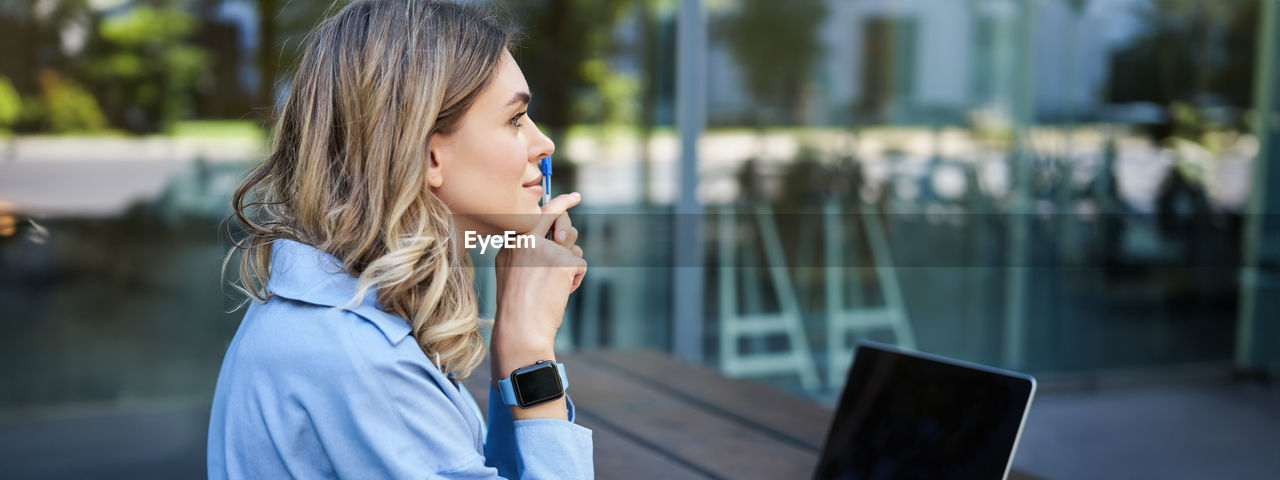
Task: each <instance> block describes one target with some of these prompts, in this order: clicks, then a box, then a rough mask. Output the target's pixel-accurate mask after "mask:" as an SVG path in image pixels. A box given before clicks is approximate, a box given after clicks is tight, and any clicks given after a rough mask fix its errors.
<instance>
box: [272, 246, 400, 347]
mask: <svg viewBox="0 0 1280 480" xmlns="http://www.w3.org/2000/svg"><path fill="white" fill-rule="evenodd" d="M358 282H359V280H358V279H357V278H356V277H354V276H352V275H351V274H349V273H347V272H345V271H343V270H342V263H341V262H339V261H338V259H336V258H334V257H333V256H332V255H329V254H328V253H325V252H322V251H320V250H319V249H317V248H315V247H312V246H310V245H307V244H305V243H301V242H297V241H293V240H288V239H277V240H275V241H274V242H272V245H271V276H270V279H269V280H267V291H269V292H271V293H272V294H274V295H279V296H281V297H284V298H288V299H292V300H297V301H301V302H306V303H310V304H313V305H321V306H326V307H333V308H337V309H341V310H350V311H351V312H353V313H355V314H356V315H359V316H361V317H364V318H365V319H366V320H368V321H370V322H372V323H373V324H374V325H375V326H377V327H378V329H379V330H381V331H382V334H383V335H385V336H386V337H387V341H389V342H391V343H392V344H393V345H394V344H398V343H400V341H401V340H404V338H405V337H407V336H409V333H410V331H411V330H412V329H411V328H410V327H409V322H408V321H406V320H405V319H404V317H401V316H399V315H396V314H393V313H388V312H385V311H383V310H382V309H381V308H380V306H379V304H378V302H377V293H376V290H374V289H370V291H369V292H368V293H367V294H365V296H364V300H363V302H361V303H360V305H358V306H355V307H353V308H348V307H347V305H349V304H350V303H351V299H352V298H354V297H355V295H356V285H357V283H358Z"/></svg>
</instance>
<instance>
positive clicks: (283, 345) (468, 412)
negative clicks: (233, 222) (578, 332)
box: [208, 0, 592, 478]
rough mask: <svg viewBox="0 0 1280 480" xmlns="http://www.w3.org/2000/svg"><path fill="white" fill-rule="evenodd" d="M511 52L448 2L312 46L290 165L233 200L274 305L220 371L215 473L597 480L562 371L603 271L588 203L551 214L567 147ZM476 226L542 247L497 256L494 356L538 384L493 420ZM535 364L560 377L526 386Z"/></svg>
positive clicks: (253, 177) (404, 1)
mask: <svg viewBox="0 0 1280 480" xmlns="http://www.w3.org/2000/svg"><path fill="white" fill-rule="evenodd" d="M510 41H511V34H510V33H509V31H507V30H506V29H504V28H502V27H500V26H498V25H497V24H495V23H494V21H493V20H492V19H490V18H488V17H486V16H484V15H482V14H480V13H479V12H477V11H475V10H473V9H471V8H468V7H463V6H458V5H453V4H447V3H436V2H431V1H426V0H364V1H356V2H354V3H352V4H351V5H349V6H347V7H346V8H344V9H342V10H341V11H340V12H338V13H337V14H336V15H334V16H333V17H332V18H329V19H327V20H325V21H324V22H323V23H321V24H320V25H319V26H318V27H316V29H315V31H313V32H312V33H311V35H310V36H309V37H308V43H307V44H306V47H305V52H304V55H303V58H302V61H301V63H300V64H299V67H298V71H297V74H296V75H295V77H294V81H293V85H292V88H291V89H290V93H289V96H288V100H287V103H286V104H285V106H284V109H283V111H282V112H281V115H280V119H279V122H280V123H279V125H278V130H277V132H276V135H275V138H274V142H273V145H272V146H271V152H270V154H269V156H268V157H267V159H266V161H265V162H264V163H263V164H262V165H261V166H259V167H258V168H257V169H255V170H254V171H253V172H252V173H251V174H250V175H249V177H248V178H247V179H246V180H245V182H244V183H243V184H242V185H240V187H239V188H238V189H237V190H236V192H235V195H234V199H233V208H234V210H235V213H234V215H235V217H236V219H237V220H238V221H239V222H240V223H242V224H243V225H244V230H245V231H246V232H247V233H246V238H244V239H242V240H241V241H239V242H238V244H237V248H241V249H243V257H242V263H241V266H240V285H239V286H241V287H243V288H244V290H246V292H247V293H248V294H249V295H251V296H252V298H253V299H254V300H255V301H254V302H253V303H252V304H251V305H250V307H249V308H248V310H247V311H246V313H245V316H244V320H243V321H242V322H241V324H240V327H239V330H238V331H237V332H236V335H235V338H234V340H232V342H231V344H230V346H229V347H228V349H227V355H226V358H225V360H224V361H223V365H222V370H221V373H220V374H219V377H218V384H217V389H216V392H215V394H214V401H213V409H212V414H211V418H210V424H209V445H208V449H209V450H208V455H209V456H208V470H209V477H211V478H224V477H234V478H286V477H294V478H331V477H341V478H353V477H359V478H426V477H432V478H434V477H459V478H487V477H495V476H503V477H525V478H581V477H591V476H592V462H591V455H592V451H591V432H590V431H589V430H587V429H585V428H583V427H580V426H578V425H575V424H574V423H572V422H573V416H574V415H573V406H572V403H571V402H569V401H568V398H567V396H565V395H564V391H563V390H562V389H563V388H564V385H563V379H564V378H565V377H564V376H563V374H561V375H560V376H559V377H557V376H555V375H552V376H550V377H548V376H546V375H541V373H544V372H546V371H547V370H546V368H544V367H548V366H552V365H555V364H554V363H553V362H554V360H555V353H554V352H553V351H552V343H553V339H554V337H555V334H556V330H557V329H558V328H559V325H560V320H561V316H562V315H563V313H564V307H565V303H566V301H567V298H568V295H569V294H570V293H572V292H573V291H574V290H576V289H577V287H578V284H579V282H580V281H581V278H582V276H583V275H584V274H585V273H586V262H585V261H583V259H582V258H581V257H582V250H581V249H580V248H578V247H577V246H576V245H575V243H576V241H577V236H578V234H577V230H576V229H575V228H573V226H572V224H571V222H570V221H569V218H568V216H567V214H565V213H564V212H565V211H567V210H568V209H569V208H570V207H572V206H574V205H576V204H577V203H578V201H579V197H578V195H577V194H571V195H562V196H559V197H557V198H555V199H553V200H552V201H550V202H549V203H548V204H547V205H544V206H542V207H539V206H538V201H539V199H540V198H541V195H542V191H541V188H540V187H535V186H536V185H538V183H539V180H540V179H541V175H540V173H539V170H538V168H537V165H538V162H539V161H540V160H541V159H542V158H544V157H547V156H549V155H551V154H552V152H553V151H554V149H555V146H554V144H553V143H552V142H551V140H550V139H548V138H547V137H546V136H544V135H542V133H540V132H539V130H538V129H537V127H535V126H534V124H533V122H532V120H530V119H529V118H528V116H527V115H526V114H525V108H526V107H527V105H528V102H529V94H528V86H527V84H526V82H525V79H524V77H523V75H522V74H521V73H520V68H519V67H518V66H517V65H516V63H515V61H514V60H513V59H512V57H511V55H510V53H509V52H508V48H509V42H510ZM549 229H554V231H555V232H556V235H555V240H554V241H552V240H546V239H544V236H545V233H546V232H547V231H548V230H549ZM468 231H470V232H474V234H477V235H495V234H502V232H504V231H516V232H527V233H528V234H530V235H533V236H534V237H535V238H536V242H535V243H534V245H533V246H532V247H529V246H527V245H526V246H525V247H526V248H507V249H503V250H501V251H500V253H499V254H498V256H497V258H496V260H495V262H496V263H495V265H496V266H497V273H498V282H497V283H498V286H497V295H498V310H497V312H496V315H495V320H494V327H493V331H492V335H491V338H490V344H491V348H490V354H491V356H490V359H489V363H490V365H491V370H492V378H493V379H495V381H497V380H503V379H505V380H508V381H510V382H514V383H515V384H516V385H517V387H518V388H517V391H516V392H515V393H513V392H512V388H511V386H510V383H506V384H503V385H501V387H502V388H498V387H496V386H491V388H490V392H489V393H490V394H489V415H488V420H489V421H488V426H487V428H486V427H485V426H484V420H483V419H482V418H481V415H480V411H479V407H478V406H477V404H476V402H475V400H474V399H472V397H471V396H470V394H468V393H467V390H466V389H464V388H461V387H460V386H459V385H458V383H457V380H458V379H461V378H466V377H467V376H468V375H469V374H470V373H471V371H472V370H473V369H474V368H476V366H477V365H478V364H479V363H480V362H481V361H482V359H483V358H484V355H485V345H484V343H483V340H482V338H481V336H480V332H479V330H478V326H477V317H476V308H477V305H476V298H475V293H474V291H473V290H472V287H471V281H472V275H471V273H470V268H471V263H470V261H469V259H468V257H467V255H466V251H465V249H464V247H463V244H464V242H463V235H464V232H468ZM233 251H234V249H233ZM516 266H519V267H522V268H511V267H516ZM408 337H413V340H415V341H410V340H409V339H408ZM548 361H550V362H548ZM523 367H529V368H528V370H529V372H535V373H538V374H539V375H540V376H537V377H535V376H534V375H533V373H527V372H526V373H523V374H521V376H517V378H510V377H511V376H512V372H514V371H516V370H517V369H522V368H523ZM557 368H558V367H557ZM556 371H557V372H563V370H562V369H558V370H556ZM557 378H558V379H562V380H561V381H560V382H557V381H556V379H557ZM535 381H536V382H535ZM520 382H525V384H529V385H534V386H535V387H537V388H538V389H541V390H542V391H541V393H540V394H541V395H543V397H545V398H537V399H531V398H529V396H530V395H531V394H530V393H529V392H531V391H533V390H534V388H532V387H529V388H526V387H520V386H519V385H522V383H520ZM529 382H534V383H529ZM537 382H541V383H537ZM556 388H560V389H561V390H555V391H551V392H550V394H549V393H548V391H547V390H548V389H552V390H554V389H556ZM500 391H501V392H500ZM504 394H506V397H504ZM522 395H523V396H522ZM512 398H514V399H515V400H514V401H511V400H512ZM533 400H537V402H535V401H533ZM538 402H541V403H538ZM511 403H514V404H513V405H508V404H511ZM534 403H537V404H536V405H534Z"/></svg>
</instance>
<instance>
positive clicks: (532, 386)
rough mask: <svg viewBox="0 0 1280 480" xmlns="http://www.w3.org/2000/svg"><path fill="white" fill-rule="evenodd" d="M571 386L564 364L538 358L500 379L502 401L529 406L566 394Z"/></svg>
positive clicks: (519, 405)
mask: <svg viewBox="0 0 1280 480" xmlns="http://www.w3.org/2000/svg"><path fill="white" fill-rule="evenodd" d="M568 388H569V378H568V377H566V376H565V375H564V365H563V364H560V363H556V362H553V361H551V360H538V362H537V363H534V364H533V365H529V366H527V367H523V368H518V369H516V371H514V372H511V376H510V377H507V378H504V379H502V380H498V391H499V392H500V393H502V403H504V404H506V405H515V406H517V407H520V408H529V407H532V406H535V405H541V404H544V403H547V402H550V401H552V400H556V399H558V398H560V397H563V396H564V391H565V390H567V389H568Z"/></svg>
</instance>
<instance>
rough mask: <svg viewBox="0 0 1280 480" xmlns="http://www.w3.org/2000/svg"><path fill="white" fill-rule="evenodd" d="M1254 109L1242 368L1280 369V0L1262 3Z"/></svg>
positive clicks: (1239, 349)
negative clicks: (1255, 146) (1255, 139)
mask: <svg viewBox="0 0 1280 480" xmlns="http://www.w3.org/2000/svg"><path fill="white" fill-rule="evenodd" d="M1259 8H1260V10H1261V12H1260V13H1261V15H1260V17H1261V18H1259V19H1258V61H1257V69H1258V70H1257V73H1256V77H1255V78H1256V80H1255V81H1254V99H1253V101H1254V111H1255V112H1256V113H1257V121H1258V127H1257V128H1258V157H1257V158H1255V159H1254V160H1253V176H1252V180H1253V185H1251V188H1250V189H1249V204H1248V207H1247V208H1246V210H1245V214H1246V221H1247V224H1246V225H1247V226H1246V227H1245V228H1246V230H1245V238H1244V267H1243V268H1242V269H1241V271H1240V318H1239V324H1238V325H1237V327H1236V366H1237V367H1239V368H1241V369H1245V370H1266V369H1268V368H1270V369H1273V370H1280V353H1277V350H1280V320H1278V319H1280V302H1277V301H1276V300H1275V299H1276V297H1277V296H1278V295H1280V246H1278V244H1280V235H1277V234H1276V232H1277V230H1278V229H1280V216H1278V215H1277V214H1280V192H1277V191H1275V190H1274V189H1273V190H1272V191H1270V192H1268V191H1267V187H1277V186H1280V78H1277V76H1280V45H1277V44H1278V43H1280V0H1263V2H1262V4H1261V5H1259Z"/></svg>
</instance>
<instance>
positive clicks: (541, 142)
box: [529, 125, 556, 162]
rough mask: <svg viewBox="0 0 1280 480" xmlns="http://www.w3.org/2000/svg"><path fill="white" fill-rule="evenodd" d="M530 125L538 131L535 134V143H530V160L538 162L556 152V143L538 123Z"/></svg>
mask: <svg viewBox="0 0 1280 480" xmlns="http://www.w3.org/2000/svg"><path fill="white" fill-rule="evenodd" d="M530 127H532V128H533V131H534V132H537V133H536V134H535V135H534V141H533V143H532V144H530V145H529V160H530V161H532V162H537V161H539V160H541V159H542V158H544V157H549V156H551V155H552V154H554V153H556V143H555V142H553V141H551V139H550V138H548V137H547V136H546V135H544V134H543V133H542V130H541V129H539V128H538V126H537V125H530Z"/></svg>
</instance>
